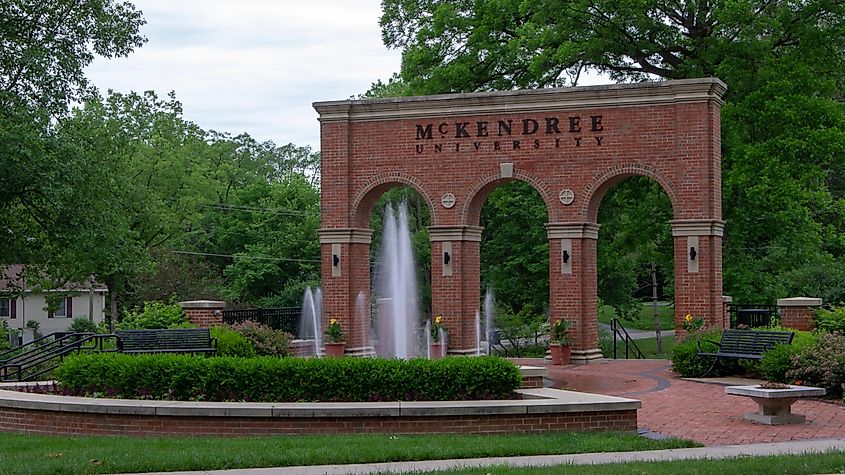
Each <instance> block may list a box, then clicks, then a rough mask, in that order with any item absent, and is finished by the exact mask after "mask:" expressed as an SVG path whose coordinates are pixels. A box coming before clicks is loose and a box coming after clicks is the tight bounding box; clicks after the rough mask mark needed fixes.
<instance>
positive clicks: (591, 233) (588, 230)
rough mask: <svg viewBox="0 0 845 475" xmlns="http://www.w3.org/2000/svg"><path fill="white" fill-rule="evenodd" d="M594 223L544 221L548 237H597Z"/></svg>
mask: <svg viewBox="0 0 845 475" xmlns="http://www.w3.org/2000/svg"><path fill="white" fill-rule="evenodd" d="M600 227H601V225H599V224H596V223H546V232H547V233H548V236H549V239H598V238H599V228H600Z"/></svg>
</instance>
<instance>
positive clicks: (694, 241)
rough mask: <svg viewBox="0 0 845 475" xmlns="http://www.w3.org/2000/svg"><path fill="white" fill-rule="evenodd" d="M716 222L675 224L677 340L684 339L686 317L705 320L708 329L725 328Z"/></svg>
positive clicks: (722, 224) (719, 224) (720, 229)
mask: <svg viewBox="0 0 845 475" xmlns="http://www.w3.org/2000/svg"><path fill="white" fill-rule="evenodd" d="M724 228H725V222H724V221H721V220H715V219H702V220H697V219H685V220H676V221H672V236H673V237H674V238H675V331H676V333H675V337H676V338H680V337H682V336H683V330H682V329H681V324H682V323H683V320H684V315H686V314H691V315H694V316H695V317H701V318H703V319H704V324H705V326H707V327H711V326H723V325H724V313H725V310H724V303H723V302H722V235H723V234H724Z"/></svg>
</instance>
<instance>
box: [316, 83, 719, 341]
mask: <svg viewBox="0 0 845 475" xmlns="http://www.w3.org/2000/svg"><path fill="white" fill-rule="evenodd" d="M667 84H668V85H667V86H666V87H668V88H670V89H672V90H673V91H674V90H675V88H677V90H678V91H681V90H682V89H684V88H685V87H687V86H684V85H682V84H681V83H667ZM660 87H663V86H660V85H658V86H655V85H653V84H652V85H645V86H642V100H641V101H640V102H638V103H637V104H634V103H633V102H630V103H629V104H628V105H625V106H617V105H615V104H618V103H619V101H620V100H621V99H618V98H619V97H621V96H624V94H625V92H624V91H628V90H631V89H633V88H630V87H628V88H607V89H600V88H594V89H590V90H589V91H588V93H582V92H578V91H580V89H579V90H558V91H545V92H543V93H542V94H550V95H554V97H558V96H559V99H560V101H561V102H560V103H565V102H566V101H567V100H568V99H567V98H568V97H570V96H571V95H572V94H581V95H582V96H583V97H586V98H587V99H586V100H588V102H589V101H592V100H594V99H596V98H599V99H603V100H604V102H600V104H601V105H591V106H577V105H575V106H560V105H555V104H556V103H554V102H549V106H548V108H547V109H542V110H541V109H532V110H531V111H530V112H524V113H522V112H514V111H519V110H521V109H522V106H523V105H530V104H531V103H532V101H537V100H543V99H542V98H543V97H546V96H540V95H539V94H540V93H537V92H532V91H526V92H524V93H521V94H522V95H524V97H523V96H522V95H520V94H514V95H513V98H512V104H511V106H512V107H500V108H499V109H498V111H497V112H495V113H486V112H477V111H478V110H482V109H481V108H482V107H484V109H483V110H490V107H492V106H490V104H493V103H495V101H496V100H497V99H496V98H497V97H501V96H502V94H499V95H496V94H492V95H488V96H483V95H482V96H471V97H469V98H467V97H466V96H456V97H454V98H451V99H443V98H439V99H437V98H435V99H408V100H404V101H405V103H402V101H399V102H395V104H394V102H393V100H391V101H387V102H385V101H381V102H379V101H347V102H343V103H342V105H334V106H331V107H329V106H320V105H318V106H317V109H318V111H320V113H321V121H322V146H321V150H322V186H323V189H322V215H321V226H322V227H323V228H329V229H331V228H356V227H367V226H368V225H369V219H370V213H371V211H372V204H373V203H374V202H375V201H376V200H377V199H378V197H379V196H381V194H382V193H383V192H384V191H385V190H387V189H388V188H389V187H390V186H393V185H407V186H411V187H413V188H414V189H416V190H417V191H418V192H419V193H420V194H421V195H422V196H423V198H424V200H425V201H426V202H428V203H429V206H430V212H431V221H432V225H433V226H477V225H478V224H479V221H478V220H479V213H480V209H481V206H482V205H483V202H484V199H485V198H486V196H487V195H488V194H489V192H490V191H491V190H492V189H494V188H495V187H496V186H498V185H499V184H501V183H506V182H508V181H511V180H522V181H525V182H528V183H530V184H531V185H532V186H533V187H534V188H535V189H536V190H537V191H538V192H539V193H540V195H541V197H542V198H543V200H544V201H545V203H546V206H547V210H548V216H549V222H550V223H559V224H574V223H595V222H596V215H597V211H598V207H599V205H600V203H601V199H602V197H603V196H604V194H605V192H606V191H607V190H608V189H610V188H611V186H612V185H614V184H616V183H618V182H619V181H621V180H623V179H625V178H627V177H630V176H634V175H643V176H648V177H651V178H652V179H654V180H656V181H658V182H659V183H660V184H661V186H662V187H663V189H664V190H665V191H666V193H667V194H668V195H669V197H670V199H671V202H672V206H673V211H674V218H675V219H676V220H687V221H689V220H698V221H708V220H709V221H714V222H716V221H718V222H721V221H720V220H721V176H720V174H721V164H720V138H719V135H720V124H719V108H720V99H719V96H720V94H721V93H720V92H716V93H713V92H712V91H713V88H714V87H716V86H714V85H713V83H712V82H708V81H707V80H705V81H702V82H701V84H700V85H699V86H696V87H698V88H699V89H700V92H701V91H703V92H701V94H704V95H699V96H697V97H698V98H697V99H690V100H686V99H676V100H664V101H663V102H660V103H659V104H658V103H654V104H649V102H648V100H649V99H648V98H649V97H655V96H653V94H654V93H655V91H658V90H659V88H660ZM707 88H710V92H709V93H708V92H706V91H707V90H708V89H707ZM572 91H575V92H572ZM638 93H639V92H638ZM707 94H709V95H707ZM582 96H579V97H582ZM682 96H683V93H682V91H681V92H679V93H678V95H677V97H682ZM488 98H489V100H488ZM538 98H539V99H538ZM423 102H425V103H426V104H429V103H430V107H429V108H428V110H429V111H431V112H426V113H427V114H429V115H428V116H425V117H423V116H420V117H414V118H407V119H406V118H402V117H401V111H402V107H403V106H407V107H418V106H419V104H420V103H423ZM385 104H388V105H385ZM590 104H593V103H592V102H591V103H590ZM379 107H381V108H382V109H380V110H388V111H389V113H385V115H383V117H385V118H384V119H381V118H378V117H376V118H373V117H364V115H366V114H367V113H371V112H372V111H373V110H376V109H378V108H379ZM391 107H393V109H391ZM332 108H334V109H332ZM330 109H331V110H330ZM456 111H459V112H456ZM346 112H348V113H349V115H347V116H343V117H342V116H334V117H332V116H331V114H332V113H336V114H341V115H342V114H344V113H346ZM426 113H423V112H420V114H426ZM390 114H393V116H391V115H390ZM570 116H572V117H574V116H578V117H580V120H581V122H580V127H581V130H580V132H577V133H570V132H569V131H568V126H569V124H568V123H567V122H566V121H567V120H568V117H570ZM593 116H596V117H598V116H601V124H600V126H599V127H598V128H599V129H600V130H592V127H591V117H593ZM359 117H362V118H359ZM379 117H382V116H379ZM394 117H395V118H394ZM545 117H559V118H560V119H561V123H560V125H559V127H560V129H561V133H559V134H557V133H552V134H546V133H545V131H544V130H543V129H544V127H545V125H546V124H544V123H543V122H542V121H543V120H545V119H544V118H545ZM527 119H536V120H539V121H540V131H539V132H537V133H536V134H533V135H513V136H510V137H499V136H497V135H496V128H497V127H496V124H497V122H498V121H499V120H504V121H508V120H511V121H512V122H513V127H514V130H519V129H520V128H521V127H522V124H523V120H527ZM478 122H487V123H488V127H489V131H488V135H487V136H486V137H480V138H479V137H470V138H464V137H461V138H456V137H455V135H456V134H457V132H455V130H456V127H455V124H457V123H460V124H463V123H469V124H470V126H469V127H470V129H472V128H474V127H476V124H477V123H478ZM429 123H430V124H433V129H432V139H430V140H429V139H422V140H418V139H417V125H420V124H422V125H425V124H429ZM441 123H443V124H447V125H446V128H447V129H449V130H447V131H446V132H447V133H446V134H442V135H441V134H440V133H439V132H438V125H439V124H441ZM470 132H471V133H475V130H470ZM578 139H580V146H577V142H576V140H578ZM599 139H600V140H601V143H599ZM535 140H536V142H535ZM517 142H518V143H517ZM497 143H498V144H497ZM476 144H477V145H476ZM437 145H440V146H442V149H439V150H438V149H436V148H435V147H436V146H437ZM418 146H421V147H422V148H421V152H419V153H418V148H417V147H418ZM476 146H477V148H476ZM502 164H513V176H512V177H503V176H502V168H501V165H502ZM564 189H571V190H573V192H574V195H575V199H574V202H573V203H572V204H570V205H564V204H563V203H561V201H560V199H559V198H558V195H559V193H560V192H561V191H562V190H564ZM446 193H453V194H454V195H455V197H456V204H455V206H454V207H451V208H445V207H443V206H442V205H441V204H440V199H441V197H442V196H443V195H444V194H446ZM675 239H676V251H675V256H676V273H675V274H676V284H675V290H676V296H677V297H676V322H677V324H678V325H680V322H681V319H682V317H683V315H685V314H686V313H692V314H694V315H696V316H701V317H704V318H705V320H706V321H707V322H708V324H711V325H712V324H719V323H720V322H721V321H722V304H721V296H722V284H721V278H722V274H721V265H722V255H721V240H722V238H721V236H718V235H702V236H700V237H699V240H700V252H699V271H698V272H697V273H694V274H692V273H688V272H687V271H686V269H687V261H686V255H687V248H686V240H685V238H684V237H676V238H675ZM452 245H453V256H452V257H453V259H454V260H453V268H454V270H455V272H454V274H453V275H452V276H441V269H442V262H439V261H441V260H442V253H441V249H440V247H439V246H440V244H439V243H437V242H435V243H433V252H432V256H433V257H432V259H433V262H432V280H433V284H432V292H433V295H432V302H433V303H432V307H433V308H432V309H431V311H432V313H433V314H437V313H441V314H442V315H443V316H444V318H445V320H446V326H447V327H448V328H449V348H450V350H465V351H470V350H472V349H473V348H474V347H475V344H476V343H475V322H474V319H475V312H476V310H477V309H478V308H479V307H480V302H479V301H480V288H479V276H478V270H479V263H478V259H479V252H480V248H479V243H477V242H473V241H452ZM572 246H573V247H572V257H573V269H572V274H561V273H560V268H559V263H558V260H559V258H560V242H559V240H558V239H552V240H550V245H549V249H550V253H549V254H550V256H549V258H550V274H551V275H550V277H551V282H550V287H551V289H550V290H551V301H550V311H551V316H552V319H557V318H566V319H568V320H571V321H572V322H573V323H574V328H573V332H574V334H575V337H576V343H575V349H576V350H589V349H594V348H596V347H597V342H598V337H597V330H596V327H597V321H596V319H597V316H596V303H597V295H596V278H597V276H596V263H595V257H596V249H595V246H596V241H595V239H594V238H588V237H584V238H575V239H573V242H572ZM348 247H349V246H348V245H346V244H344V250H343V252H344V253H345V254H346V255H349V252H350V251H349V249H348ZM330 248H331V244H328V243H324V244H323V249H324V250H323V288H324V290H325V296H326V299H325V300H324V309H325V311H326V313H327V315H328V316H329V317H333V318H338V319H339V320H341V321H342V322H347V323H344V325H348V321H349V320H350V315H351V314H352V307H351V305H354V299H355V295H356V294H357V288H356V289H353V286H355V285H358V286H359V287H364V286H365V285H367V284H365V283H364V282H369V262H368V261H367V262H366V265H364V259H365V253H364V252H361V253H360V254H353V256H354V255H358V256H359V257H357V259H360V260H361V261H360V263H358V264H355V263H353V264H352V266H351V267H349V266H347V267H346V269H345V270H344V274H343V275H342V276H341V277H332V276H331V269H330V267H328V266H327V258H329V257H330V254H331V252H330ZM353 258H355V257H353ZM348 269H352V275H350V272H349V271H348ZM350 279H352V280H350ZM356 282H360V283H359V284H356ZM356 325H357V323H356Z"/></svg>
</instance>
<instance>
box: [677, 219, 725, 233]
mask: <svg viewBox="0 0 845 475" xmlns="http://www.w3.org/2000/svg"><path fill="white" fill-rule="evenodd" d="M670 222H671V223H672V236H673V237H681V236H724V235H725V222H724V221H722V220H721V219H676V220H674V221H670Z"/></svg>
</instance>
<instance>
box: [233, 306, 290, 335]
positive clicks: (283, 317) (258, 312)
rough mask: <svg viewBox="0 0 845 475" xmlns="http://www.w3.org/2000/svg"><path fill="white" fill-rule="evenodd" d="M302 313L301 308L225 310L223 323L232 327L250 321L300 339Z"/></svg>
mask: <svg viewBox="0 0 845 475" xmlns="http://www.w3.org/2000/svg"><path fill="white" fill-rule="evenodd" d="M301 313H302V308H300V307H284V308H248V309H243V310H224V311H223V323H226V324H229V325H231V324H235V323H240V322H243V321H247V320H249V321H253V322H256V323H261V324H264V325H267V326H269V327H270V328H274V329H276V330H283V331H286V332H288V333H290V334H291V335H293V336H294V337H296V338H299V336H300V335H299V316H300V314H301Z"/></svg>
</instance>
